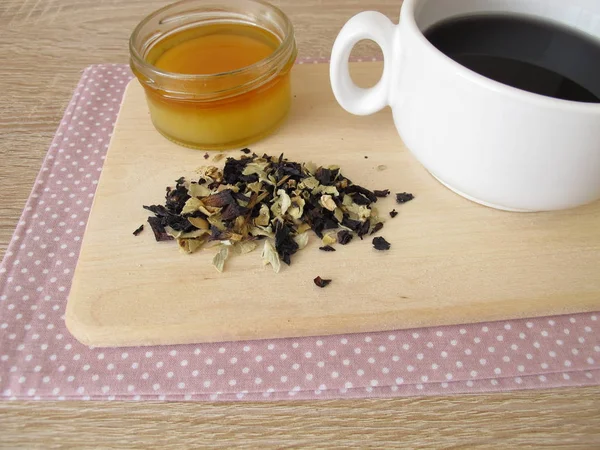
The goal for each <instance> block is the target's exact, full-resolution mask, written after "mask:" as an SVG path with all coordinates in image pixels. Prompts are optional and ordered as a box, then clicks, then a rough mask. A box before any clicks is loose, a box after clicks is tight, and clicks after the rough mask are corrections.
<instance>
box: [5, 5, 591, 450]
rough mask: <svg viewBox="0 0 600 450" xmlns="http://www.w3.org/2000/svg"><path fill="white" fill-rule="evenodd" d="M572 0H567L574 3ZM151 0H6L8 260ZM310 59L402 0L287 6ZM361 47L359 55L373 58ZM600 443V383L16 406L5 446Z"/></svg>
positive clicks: (8, 407) (8, 416)
mask: <svg viewBox="0 0 600 450" xmlns="http://www.w3.org/2000/svg"><path fill="white" fill-rule="evenodd" d="M565 1H566V0H565ZM166 3H167V2H162V1H161V2H159V1H151V0H127V1H121V0H0V61H1V64H0V92H1V93H2V96H1V97H0V256H2V255H3V254H4V251H5V250H6V246H7V245H8V242H9V240H10V236H11V235H12V231H13V229H14V227H15V225H16V223H17V220H18V218H19V215H20V213H21V210H22V208H23V205H24V203H25V200H26V199H27V196H28V195H29V191H30V188H31V186H32V184H33V180H34V179H35V176H36V174H37V172H38V170H39V168H40V165H41V161H42V158H43V156H44V154H45V153H46V151H47V148H48V146H49V144H50V142H51V139H52V136H53V134H54V132H55V130H56V128H57V126H58V124H59V122H60V118H61V117H62V114H63V111H64V108H65V107H66V105H67V103H68V101H69V99H70V96H71V93H72V91H73V89H74V87H75V85H76V83H77V81H78V79H79V77H80V74H81V70H82V69H83V68H84V67H85V66H87V65H89V64H94V63H104V62H119V63H125V62H127V38H128V35H129V33H130V32H131V30H132V28H133V27H134V26H135V24H136V23H137V22H138V21H139V20H140V19H141V18H142V17H143V16H144V15H145V14H147V13H149V12H151V11H153V10H154V9H156V8H157V7H160V6H163V5H165V4H166ZM275 3H276V4H278V5H279V6H282V7H283V8H284V10H285V11H286V12H287V13H288V14H289V15H290V17H291V19H292V21H293V22H294V25H295V27H296V32H297V39H298V43H299V47H300V54H301V56H314V57H327V56H328V55H329V52H330V48H331V45H332V43H333V39H334V38H335V36H336V34H337V32H338V30H339V28H340V27H341V26H342V25H343V23H344V22H345V21H346V20H347V19H348V18H349V17H350V16H352V15H353V14H355V13H357V12H359V11H362V10H367V9H374V10H379V11H381V12H383V13H385V14H387V15H388V16H389V17H390V18H392V19H393V20H397V15H398V11H399V7H400V2H399V1H396V0H393V1H384V0H364V1H360V0H333V1H327V0H296V1H294V0H286V1H278V2H275ZM374 51H376V50H375V49H374V48H373V47H371V46H360V47H359V48H358V49H357V51H356V52H355V55H357V56H359V55H364V56H368V55H371V54H372V53H373V52H374ZM205 447H206V448H208V447H213V448H244V447H245V448H260V447H263V448H309V447H312V448H342V447H348V448H493V447H495V448H565V449H584V448H590V449H591V448H600V388H598V387H590V388H572V389H571V388H570V389H553V390H544V391H530V392H515V393H506V394H490V395H477V396H475V395H469V396H457V397H431V398H404V399H394V400H352V401H325V402H323V401H322V402H316V401H315V402H286V403H267V404H264V403H254V404H249V403H231V404H219V403H217V404H209V403H199V404H184V403H135V404H133V403H102V402H35V403H32V402H5V403H2V404H0V448H24V449H36V448H44V449H48V448H77V449H86V448H124V449H147V448H205Z"/></svg>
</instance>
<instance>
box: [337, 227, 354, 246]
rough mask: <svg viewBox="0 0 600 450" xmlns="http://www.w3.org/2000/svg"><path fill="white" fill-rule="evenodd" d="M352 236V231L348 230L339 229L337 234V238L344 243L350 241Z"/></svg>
mask: <svg viewBox="0 0 600 450" xmlns="http://www.w3.org/2000/svg"><path fill="white" fill-rule="evenodd" d="M352 237H353V236H352V233H350V232H349V231H348V230H342V231H339V232H338V234H337V240H338V242H339V243H340V244H342V245H346V244H347V243H349V242H350V241H351V240H352Z"/></svg>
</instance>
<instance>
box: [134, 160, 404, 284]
mask: <svg viewBox="0 0 600 450" xmlns="http://www.w3.org/2000/svg"><path fill="white" fill-rule="evenodd" d="M242 152H243V153H244V154H245V155H244V156H241V157H240V158H233V157H228V158H227V160H226V161H225V165H224V167H223V169H222V170H221V169H219V168H217V167H215V166H207V167H202V168H200V169H198V170H197V172H198V173H199V174H200V176H199V178H197V179H193V180H191V179H186V178H184V177H181V178H179V179H178V180H176V182H175V186H174V187H168V188H167V192H166V195H165V204H164V205H148V206H146V205H144V206H143V208H144V209H146V210H148V211H151V212H152V213H153V214H154V216H150V217H148V223H149V224H150V227H151V228H152V231H153V233H154V237H155V239H156V240H157V241H165V240H176V241H177V243H178V245H179V248H180V249H181V251H183V252H184V253H194V252H196V251H198V250H200V249H204V248H208V247H211V246H217V247H218V248H217V253H216V254H215V256H214V258H213V265H214V266H215V268H216V269H217V270H218V271H220V272H222V271H223V270H224V267H225V263H226V261H227V259H228V258H230V257H231V256H232V255H241V254H245V253H249V252H251V251H253V250H254V249H256V248H257V247H258V245H259V243H260V244H261V245H262V253H261V257H262V260H263V264H264V265H271V267H272V269H273V270H274V271H275V272H279V270H280V268H281V262H283V263H285V264H287V265H290V264H291V262H292V256H293V255H294V254H295V253H297V252H298V251H299V250H302V249H303V248H304V247H305V246H306V245H307V244H308V239H309V232H310V231H312V232H314V233H315V234H316V235H317V236H318V237H319V238H320V239H321V241H322V244H323V245H322V246H320V247H319V249H320V250H322V251H328V252H331V251H335V248H334V247H332V245H333V244H335V243H339V244H341V245H346V244H348V243H349V242H350V241H351V240H352V239H353V238H354V236H358V237H359V238H360V239H362V238H363V236H364V235H366V234H368V233H371V234H374V233H377V232H378V231H380V230H381V229H382V228H383V220H382V219H381V218H380V217H379V216H378V212H377V209H376V208H375V207H374V204H375V203H376V202H377V200H378V198H383V197H386V196H388V195H389V194H390V191H389V190H388V189H386V190H375V191H371V190H369V189H366V188H365V187H363V186H360V185H357V184H354V183H353V182H352V181H351V180H350V179H348V178H347V177H345V176H344V175H343V174H342V173H341V171H340V168H339V167H338V166H328V167H317V166H316V165H315V164H313V163H310V162H307V163H298V162H293V161H289V160H287V159H286V158H284V156H283V154H282V155H281V156H279V157H278V158H277V157H272V156H268V155H266V154H265V155H263V156H258V155H257V154H256V153H252V154H251V155H249V154H250V153H251V151H250V150H249V149H243V150H242ZM246 155H249V156H246ZM400 195H402V197H400ZM408 196H410V198H408ZM400 199H402V200H403V201H402V202H405V201H408V200H410V199H412V194H407V193H403V194H397V201H398V202H401V201H400ZM375 239H382V240H383V242H385V244H387V248H386V250H387V249H388V248H389V243H387V242H386V241H385V240H384V239H383V238H375ZM261 241H263V242H261ZM375 242H376V241H375V240H373V245H375V246H376V248H378V247H377V245H376V244H375ZM378 242H379V241H378ZM378 245H379V244H378Z"/></svg>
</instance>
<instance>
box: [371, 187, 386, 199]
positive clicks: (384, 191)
mask: <svg viewBox="0 0 600 450" xmlns="http://www.w3.org/2000/svg"><path fill="white" fill-rule="evenodd" d="M373 194H375V197H379V198H384V197H387V196H388V195H390V190H389V189H384V190H383V191H377V190H375V191H373Z"/></svg>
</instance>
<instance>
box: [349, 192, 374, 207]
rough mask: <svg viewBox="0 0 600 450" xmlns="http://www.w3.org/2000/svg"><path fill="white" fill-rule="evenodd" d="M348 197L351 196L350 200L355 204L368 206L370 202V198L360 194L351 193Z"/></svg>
mask: <svg viewBox="0 0 600 450" xmlns="http://www.w3.org/2000/svg"><path fill="white" fill-rule="evenodd" d="M350 197H352V201H354V203H356V204H357V205H363V206H369V205H370V204H371V200H369V199H368V198H367V197H365V196H364V195H362V194H359V193H354V194H351V195H350Z"/></svg>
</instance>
